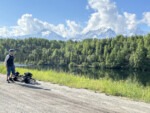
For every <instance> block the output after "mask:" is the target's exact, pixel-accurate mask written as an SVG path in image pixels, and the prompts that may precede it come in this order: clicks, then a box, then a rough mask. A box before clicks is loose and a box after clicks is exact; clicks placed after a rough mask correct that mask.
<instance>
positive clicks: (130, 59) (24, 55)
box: [0, 34, 150, 70]
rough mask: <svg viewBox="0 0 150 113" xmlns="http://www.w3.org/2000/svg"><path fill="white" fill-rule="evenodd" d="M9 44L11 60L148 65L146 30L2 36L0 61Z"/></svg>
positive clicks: (140, 67) (117, 66)
mask: <svg viewBox="0 0 150 113" xmlns="http://www.w3.org/2000/svg"><path fill="white" fill-rule="evenodd" d="M10 48H13V49H14V50H15V62H17V63H20V64H33V65H61V66H71V67H73V66H83V67H95V68H108V69H135V70H148V69H149V68H150V34H147V35H146V36H142V35H135V36H130V37H127V36H123V35H118V36H116V37H115V38H109V39H100V40H98V39H85V40H83V41H72V40H68V41H56V40H51V41H50V40H47V39H42V38H33V37H30V38H25V39H5V38H3V39H0V61H4V59H5V56H6V55H7V54H8V50H9V49H10Z"/></svg>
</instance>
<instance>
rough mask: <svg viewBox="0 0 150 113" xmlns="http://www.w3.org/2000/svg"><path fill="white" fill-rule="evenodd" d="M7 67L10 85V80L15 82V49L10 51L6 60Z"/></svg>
mask: <svg viewBox="0 0 150 113" xmlns="http://www.w3.org/2000/svg"><path fill="white" fill-rule="evenodd" d="M5 65H6V68H7V82H8V83H10V80H11V81H12V82H14V80H13V76H14V75H15V65H14V50H13V49H10V50H9V54H8V55H7V56H6V58H5ZM11 72H12V74H11ZM10 74H11V78H10Z"/></svg>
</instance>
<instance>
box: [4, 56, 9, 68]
mask: <svg viewBox="0 0 150 113" xmlns="http://www.w3.org/2000/svg"><path fill="white" fill-rule="evenodd" d="M9 57H10V56H9V55H7V56H6V58H5V65H6V66H7V61H8V59H9Z"/></svg>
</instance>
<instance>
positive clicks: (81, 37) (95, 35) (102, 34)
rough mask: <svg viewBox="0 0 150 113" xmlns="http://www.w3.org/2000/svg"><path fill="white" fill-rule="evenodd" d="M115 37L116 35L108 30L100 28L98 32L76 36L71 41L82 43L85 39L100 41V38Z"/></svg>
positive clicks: (92, 31)
mask: <svg viewBox="0 0 150 113" xmlns="http://www.w3.org/2000/svg"><path fill="white" fill-rule="evenodd" d="M115 36H116V33H115V32H114V31H113V30H112V29H110V28H101V29H98V30H91V31H89V32H87V33H85V34H82V35H77V36H76V37H75V38H72V40H76V41H82V40H84V39H87V38H97V39H102V38H113V37H115Z"/></svg>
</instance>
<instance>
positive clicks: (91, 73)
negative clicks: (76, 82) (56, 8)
mask: <svg viewBox="0 0 150 113" xmlns="http://www.w3.org/2000/svg"><path fill="white" fill-rule="evenodd" d="M18 66H19V65H18ZM19 67H20V66H19ZM21 67H23V68H29V69H38V70H50V69H52V70H55V71H57V72H68V73H73V74H75V75H77V76H86V77H89V78H91V79H98V78H103V77H105V78H111V79H113V80H116V81H117V80H127V79H129V80H131V81H138V82H139V83H141V84H143V85H149V86H150V71H147V72H143V71H136V72H135V71H129V70H110V69H109V70H108V69H95V68H83V67H60V66H59V67H56V66H55V67H52V66H22V65H21Z"/></svg>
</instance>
